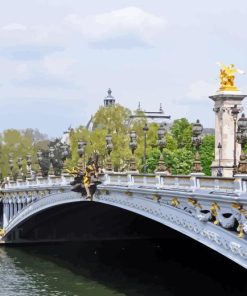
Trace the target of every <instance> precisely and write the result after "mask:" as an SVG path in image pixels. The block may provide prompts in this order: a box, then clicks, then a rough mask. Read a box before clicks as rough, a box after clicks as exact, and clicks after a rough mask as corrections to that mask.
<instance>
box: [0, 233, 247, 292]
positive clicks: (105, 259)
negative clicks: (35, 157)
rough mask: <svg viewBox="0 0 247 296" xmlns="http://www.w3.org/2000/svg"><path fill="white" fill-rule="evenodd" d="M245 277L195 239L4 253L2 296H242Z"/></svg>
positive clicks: (0, 257) (3, 250)
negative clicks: (194, 240) (217, 295)
mask: <svg viewBox="0 0 247 296" xmlns="http://www.w3.org/2000/svg"><path fill="white" fill-rule="evenodd" d="M246 275H247V272H246V271H245V270H244V269H243V268H241V267H238V266H237V265H236V264H234V263H231V262H230V261H228V260H227V259H224V258H223V257H222V256H220V255H218V254H217V253H215V252H213V251H211V250H209V249H208V248H206V247H204V246H201V245H199V244H195V243H194V242H192V241H191V240H190V239H180V238H179V239H173V240H172V239H169V240H162V241H121V242H120V241H119V242H90V243H83V244H82V243H74V244H64V245H48V246H29V247H25V248H13V247H12V248H1V249H0V283H1V289H0V296H6V295H8V296H12V295H13V296H27V295H32V296H36V295H38V296H43V295H46V296H47V295H63V296H70V295H73V296H75V295H78V296H80V295H83V296H97V295H99V296H105V295H107V296H111V295H115V296H116V295H121V296H123V295H128V296H139V295H142V296H147V295H148V296H150V295H152V296H153V295H157V296H158V295H159V296H160V295H165V296H166V295H187V294H189V295H216V294H219V295H234V296H238V295H239V296H240V295H246V294H247V283H246V281H245V277H246Z"/></svg>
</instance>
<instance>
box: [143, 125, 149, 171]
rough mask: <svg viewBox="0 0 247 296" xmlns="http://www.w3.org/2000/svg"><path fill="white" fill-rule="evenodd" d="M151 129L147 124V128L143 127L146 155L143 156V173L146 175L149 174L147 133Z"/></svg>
mask: <svg viewBox="0 0 247 296" xmlns="http://www.w3.org/2000/svg"><path fill="white" fill-rule="evenodd" d="M148 130H149V128H148V125H147V123H145V126H144V127H143V132H144V155H143V163H144V166H143V171H144V173H146V172H147V132H148Z"/></svg>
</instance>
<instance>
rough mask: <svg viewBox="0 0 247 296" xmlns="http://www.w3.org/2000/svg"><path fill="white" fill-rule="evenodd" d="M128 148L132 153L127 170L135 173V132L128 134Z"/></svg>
mask: <svg viewBox="0 0 247 296" xmlns="http://www.w3.org/2000/svg"><path fill="white" fill-rule="evenodd" d="M129 147H130V150H131V153H132V157H131V159H130V166H129V170H130V171H133V172H134V171H137V168H136V160H135V150H136V148H137V136H136V132H135V131H131V132H130V142H129Z"/></svg>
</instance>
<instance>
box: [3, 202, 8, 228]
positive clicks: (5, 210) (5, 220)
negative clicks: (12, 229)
mask: <svg viewBox="0 0 247 296" xmlns="http://www.w3.org/2000/svg"><path fill="white" fill-rule="evenodd" d="M8 224H9V203H4V204H3V228H6V227H7V225H8Z"/></svg>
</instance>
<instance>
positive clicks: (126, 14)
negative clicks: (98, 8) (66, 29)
mask: <svg viewBox="0 0 247 296" xmlns="http://www.w3.org/2000/svg"><path fill="white" fill-rule="evenodd" d="M65 23H66V24H67V25H70V26H71V27H72V28H73V29H75V30H78V31H80V32H81V34H82V35H83V36H84V37H85V38H86V39H88V40H89V42H92V43H97V42H104V41H105V40H112V39H114V38H116V39H117V38H119V37H120V38H121V39H122V38H123V37H126V36H127V37H128V36H130V37H131V38H132V39H133V36H134V37H135V38H137V39H139V40H141V41H142V42H144V43H146V44H148V45H152V44H153V43H154V41H155V40H156V39H157V37H159V36H160V34H161V33H162V32H163V31H164V29H166V27H167V24H166V21H165V20H164V19H162V18H159V17H157V16H155V15H153V14H150V13H147V12H145V11H143V10H142V9H140V8H137V7H127V8H123V9H119V10H114V11H111V12H109V13H103V14H97V15H90V16H87V17H84V18H83V17H80V16H78V15H77V14H71V15H69V16H67V17H66V18H65Z"/></svg>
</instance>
